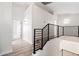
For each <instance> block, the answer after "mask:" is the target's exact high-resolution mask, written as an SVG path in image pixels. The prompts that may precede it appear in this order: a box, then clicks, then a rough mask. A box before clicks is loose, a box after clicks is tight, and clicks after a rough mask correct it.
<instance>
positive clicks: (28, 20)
mask: <svg viewBox="0 0 79 59" xmlns="http://www.w3.org/2000/svg"><path fill="white" fill-rule="evenodd" d="M24 15H25V17H24V19H23V33H22V34H23V40H26V41H27V42H29V43H31V44H32V5H30V6H29V7H28V8H27V10H26V11H25V14H24Z"/></svg>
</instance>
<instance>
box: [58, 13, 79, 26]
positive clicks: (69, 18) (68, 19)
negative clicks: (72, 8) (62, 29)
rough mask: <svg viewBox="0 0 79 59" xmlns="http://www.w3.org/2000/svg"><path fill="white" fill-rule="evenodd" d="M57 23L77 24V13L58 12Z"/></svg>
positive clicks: (63, 24) (62, 24)
mask: <svg viewBox="0 0 79 59" xmlns="http://www.w3.org/2000/svg"><path fill="white" fill-rule="evenodd" d="M64 19H65V20H64ZM57 24H59V25H61V26H78V25H79V14H75V13H74V14H73V13H72V14H59V15H58V16H57Z"/></svg>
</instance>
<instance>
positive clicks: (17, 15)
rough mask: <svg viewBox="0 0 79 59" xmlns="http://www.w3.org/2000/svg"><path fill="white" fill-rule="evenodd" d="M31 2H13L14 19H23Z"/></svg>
mask: <svg viewBox="0 0 79 59" xmlns="http://www.w3.org/2000/svg"><path fill="white" fill-rule="evenodd" d="M29 5H30V3H29V2H28V3H26V2H13V3H12V18H13V20H22V19H23V18H24V13H25V11H26V9H27V8H28V6H29Z"/></svg>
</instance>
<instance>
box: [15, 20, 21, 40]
mask: <svg viewBox="0 0 79 59" xmlns="http://www.w3.org/2000/svg"><path fill="white" fill-rule="evenodd" d="M16 39H21V21H20V20H13V40H16Z"/></svg>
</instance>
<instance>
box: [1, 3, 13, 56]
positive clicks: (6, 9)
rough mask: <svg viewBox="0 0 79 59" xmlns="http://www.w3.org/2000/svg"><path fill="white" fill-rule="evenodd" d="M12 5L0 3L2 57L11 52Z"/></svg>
mask: <svg viewBox="0 0 79 59" xmlns="http://www.w3.org/2000/svg"><path fill="white" fill-rule="evenodd" d="M11 6H12V4H11V3H8V2H7V3H3V2H1V3H0V55H2V54H5V53H8V52H11V51H12V50H11V40H12V7H11Z"/></svg>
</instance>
